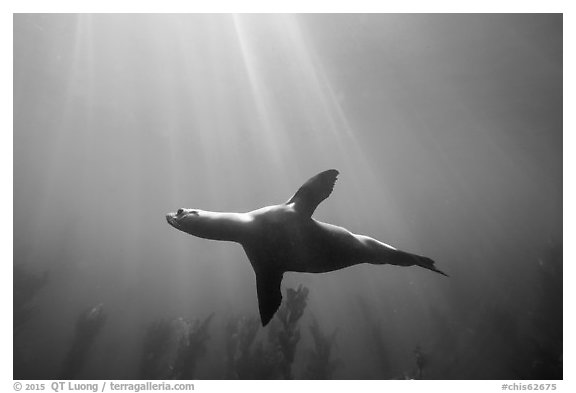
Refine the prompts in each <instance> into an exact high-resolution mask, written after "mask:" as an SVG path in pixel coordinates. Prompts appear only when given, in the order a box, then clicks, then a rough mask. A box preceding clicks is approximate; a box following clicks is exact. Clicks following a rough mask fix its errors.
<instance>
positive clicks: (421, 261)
mask: <svg viewBox="0 0 576 393" xmlns="http://www.w3.org/2000/svg"><path fill="white" fill-rule="evenodd" d="M418 266H420V267H423V268H424V269H428V270H432V271H433V272H436V273H439V274H442V275H443V276H446V277H450V276H449V275H447V274H446V273H444V272H443V271H442V270H440V269H438V268H437V267H436V266H434V261H433V260H432V259H430V258H426V257H420V258H418Z"/></svg>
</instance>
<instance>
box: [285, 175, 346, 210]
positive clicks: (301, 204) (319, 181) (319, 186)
mask: <svg viewBox="0 0 576 393" xmlns="http://www.w3.org/2000/svg"><path fill="white" fill-rule="evenodd" d="M338 173H339V172H338V171H337V170H336V169H329V170H327V171H324V172H321V173H319V174H317V175H316V176H314V177H312V178H310V179H309V180H308V181H307V182H306V183H304V184H303V185H302V187H300V188H299V189H298V191H296V194H294V196H293V197H292V198H290V200H289V201H288V202H286V204H290V203H294V209H295V210H296V211H297V212H299V213H301V214H304V215H306V216H308V217H311V216H312V213H314V210H316V207H318V205H319V204H320V202H322V201H323V200H324V199H326V198H328V197H329V196H330V194H331V193H332V190H333V189H334V183H336V178H337V177H338Z"/></svg>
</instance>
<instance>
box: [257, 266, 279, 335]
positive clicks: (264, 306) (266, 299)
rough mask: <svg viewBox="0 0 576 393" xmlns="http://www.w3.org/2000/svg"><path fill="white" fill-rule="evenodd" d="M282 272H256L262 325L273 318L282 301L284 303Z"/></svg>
mask: <svg viewBox="0 0 576 393" xmlns="http://www.w3.org/2000/svg"><path fill="white" fill-rule="evenodd" d="M281 282H282V273H274V272H260V273H258V272H257V273H256V290H257V291H258V308H259V309H260V320H261V321H262V326H266V325H267V324H268V322H270V320H271V319H272V317H273V316H274V314H275V313H276V311H277V310H278V307H280V303H282V292H281V291H280V283H281Z"/></svg>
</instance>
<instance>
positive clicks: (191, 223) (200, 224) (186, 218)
mask: <svg viewBox="0 0 576 393" xmlns="http://www.w3.org/2000/svg"><path fill="white" fill-rule="evenodd" d="M166 220H167V221H168V224H170V225H172V226H173V227H174V228H176V229H178V230H180V231H182V232H186V233H189V234H190V235H193V236H199V237H203V236H201V234H202V232H204V231H205V230H206V228H205V227H206V225H207V222H206V217H204V216H203V215H201V211H200V210H198V209H184V208H180V209H178V211H176V212H175V213H168V214H166Z"/></svg>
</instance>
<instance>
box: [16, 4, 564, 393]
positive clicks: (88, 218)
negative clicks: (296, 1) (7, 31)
mask: <svg viewBox="0 0 576 393" xmlns="http://www.w3.org/2000/svg"><path fill="white" fill-rule="evenodd" d="M563 25H564V23H563V14H562V13H291V14H290V13H24V12H22V13H14V14H13V70H12V73H13V129H12V136H13V144H12V148H13V228H12V231H13V263H12V282H13V290H12V300H13V301H12V303H13V309H12V325H13V336H12V343H13V346H12V354H11V357H12V365H13V375H12V378H13V380H58V381H75V380H118V381H121V380H137V381H157V380H162V381H171V380H179V381H188V380H375V381H390V380H448V381H453V380H467V381H470V380H506V381H511V382H510V383H515V382H517V383H520V381H524V380H531V381H537V382H538V381H540V382H541V383H542V385H538V386H551V385H550V384H551V383H553V382H561V381H562V380H563V379H564V374H565V373H564V366H563V355H564V353H563V352H564V350H563V348H564V339H563V330H564V329H563V322H564V315H563V305H564V300H563V290H564V285H563V279H564V274H563V259H564V258H563V247H564V241H563V156H564V154H563V43H564V42H563ZM6 264H8V262H6ZM540 382H539V383H540ZM406 384H410V382H406ZM546 384H548V385H546ZM379 386H382V385H379ZM518 386H521V385H518ZM503 389H504V388H503ZM554 389H556V385H554ZM197 390H203V389H197ZM499 390H500V384H496V385H495V389H494V390H493V391H499ZM512 390H515V389H512ZM544 390H549V389H544ZM378 391H382V388H380V390H378ZM559 391H560V390H559Z"/></svg>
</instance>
